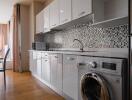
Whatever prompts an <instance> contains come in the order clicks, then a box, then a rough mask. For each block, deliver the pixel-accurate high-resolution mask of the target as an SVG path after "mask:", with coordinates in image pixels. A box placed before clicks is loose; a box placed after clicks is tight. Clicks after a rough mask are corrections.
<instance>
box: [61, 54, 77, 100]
mask: <svg viewBox="0 0 132 100" xmlns="http://www.w3.org/2000/svg"><path fill="white" fill-rule="evenodd" d="M63 95H64V97H65V98H66V99H67V100H69V99H70V100H78V68H77V56H75V55H63Z"/></svg>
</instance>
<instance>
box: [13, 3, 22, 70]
mask: <svg viewBox="0 0 132 100" xmlns="http://www.w3.org/2000/svg"><path fill="white" fill-rule="evenodd" d="M19 24H20V5H15V6H14V13H13V71H15V72H18V71H19V69H20V67H21V60H20V45H19Z"/></svg>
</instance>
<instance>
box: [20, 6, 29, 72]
mask: <svg viewBox="0 0 132 100" xmlns="http://www.w3.org/2000/svg"><path fill="white" fill-rule="evenodd" d="M20 10H21V11H20V13H21V35H20V37H21V40H20V41H21V64H22V70H23V71H28V69H29V54H28V50H29V37H30V36H29V32H30V30H29V26H30V24H29V6H27V5H21V6H20Z"/></svg>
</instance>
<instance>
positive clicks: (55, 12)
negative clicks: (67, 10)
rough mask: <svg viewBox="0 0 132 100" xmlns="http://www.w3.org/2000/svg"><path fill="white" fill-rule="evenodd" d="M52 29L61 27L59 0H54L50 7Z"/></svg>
mask: <svg viewBox="0 0 132 100" xmlns="http://www.w3.org/2000/svg"><path fill="white" fill-rule="evenodd" d="M49 6H50V28H53V27H56V26H58V25H59V0H54V1H53V2H52V3H51V4H50V5H49Z"/></svg>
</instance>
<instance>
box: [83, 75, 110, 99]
mask: <svg viewBox="0 0 132 100" xmlns="http://www.w3.org/2000/svg"><path fill="white" fill-rule="evenodd" d="M81 95H82V98H83V100H110V94H109V90H108V88H107V85H106V81H105V80H104V79H103V78H102V77H101V76H100V75H98V74H96V73H87V74H85V75H84V76H82V78H81Z"/></svg>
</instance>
